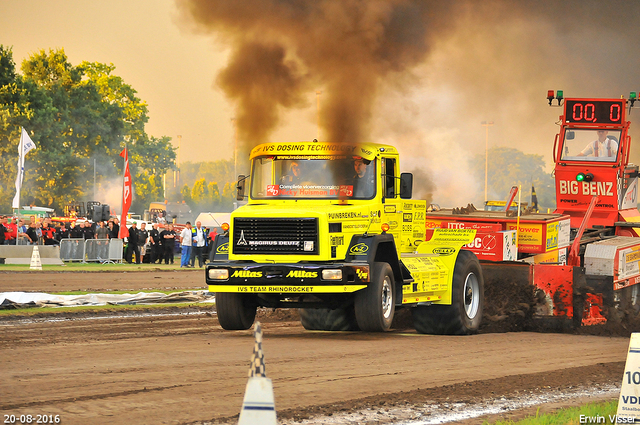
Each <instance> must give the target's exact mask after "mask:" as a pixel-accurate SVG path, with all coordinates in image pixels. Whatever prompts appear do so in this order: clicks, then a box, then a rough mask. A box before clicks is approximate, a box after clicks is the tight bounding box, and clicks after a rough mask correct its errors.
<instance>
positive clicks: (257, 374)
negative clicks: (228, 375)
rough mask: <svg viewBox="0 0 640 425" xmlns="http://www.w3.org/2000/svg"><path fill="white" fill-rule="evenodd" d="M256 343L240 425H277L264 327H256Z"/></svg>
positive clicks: (258, 325)
mask: <svg viewBox="0 0 640 425" xmlns="http://www.w3.org/2000/svg"><path fill="white" fill-rule="evenodd" d="M254 335H255V343H254V344H253V354H252V355H251V365H250V366H249V380H248V382H247V387H246V389H245V392H244V401H243V402H242V411H241V412H240V420H239V421H238V425H255V424H260V425H263V424H264V425H276V424H277V423H278V421H277V419H276V405H275V400H274V395H273V384H272V383H271V379H269V378H267V377H266V373H265V364H264V352H263V351H262V326H260V322H256V324H255V326H254Z"/></svg>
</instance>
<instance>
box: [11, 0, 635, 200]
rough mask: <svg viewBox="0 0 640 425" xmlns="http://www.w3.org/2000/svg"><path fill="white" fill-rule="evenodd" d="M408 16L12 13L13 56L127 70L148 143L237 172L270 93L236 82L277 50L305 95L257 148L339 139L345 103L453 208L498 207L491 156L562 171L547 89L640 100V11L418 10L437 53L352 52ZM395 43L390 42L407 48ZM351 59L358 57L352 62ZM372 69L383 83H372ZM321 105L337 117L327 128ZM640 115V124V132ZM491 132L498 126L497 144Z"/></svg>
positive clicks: (53, 9) (161, 0)
mask: <svg viewBox="0 0 640 425" xmlns="http://www.w3.org/2000/svg"><path fill="white" fill-rule="evenodd" d="M294 3H295V4H297V5H302V6H301V7H299V8H298V9H299V10H295V11H291V10H288V9H286V7H288V6H286V5H287V4H294ZM403 3H404V2H402V1H398V2H395V3H393V2H391V1H389V2H381V1H376V0H371V1H369V2H363V3H360V2H358V1H357V0H343V1H340V2H335V1H321V0H318V1H315V2H293V1H292V2H283V1H279V0H261V1H248V0H237V1H233V2H228V1H220V0H175V1H174V0H110V1H108V2H103V1H86V0H65V1H61V0H48V1H36V0H0V9H1V10H2V13H0V43H1V44H3V45H5V46H11V47H12V48H13V55H14V60H15V62H16V64H17V66H18V68H19V66H20V64H21V62H22V60H24V59H26V58H28V57H29V55H30V54H32V53H34V52H38V51H39V50H40V49H47V50H48V49H57V48H64V50H65V53H66V54H67V56H68V58H69V60H70V62H71V63H72V64H74V65H77V64H79V63H80V62H81V61H83V60H87V61H95V62H103V63H113V64H114V65H115V67H116V69H115V71H114V73H115V74H116V75H119V76H121V77H122V78H123V79H124V81H125V82H126V83H128V84H130V85H131V86H132V87H134V88H135V89H136V90H137V91H138V96H139V97H140V98H141V99H142V100H144V101H146V102H147V104H148V107H149V118H150V119H149V123H148V124H147V133H148V134H150V135H152V136H155V137H161V136H169V137H171V138H172V139H173V144H174V146H175V147H178V146H179V147H180V149H179V161H180V162H184V161H210V160H216V159H220V158H225V159H229V158H232V157H233V152H234V140H235V138H234V135H235V127H234V122H237V121H238V120H235V121H234V118H236V117H240V121H243V119H244V120H245V121H249V122H250V123H251V122H253V124H255V122H256V120H257V118H256V117H257V115H255V116H254V115H251V113H249V114H248V115H247V113H246V109H243V108H242V106H243V104H242V102H243V99H246V98H243V97H242V96H243V94H242V93H240V94H238V90H242V89H243V88H244V87H249V88H251V87H254V88H255V86H251V85H250V84H245V82H247V83H248V82H249V81H251V80H250V79H245V80H243V78H251V77H244V76H240V77H238V78H236V81H233V78H232V77H234V75H233V71H234V70H237V69H239V68H238V67H241V66H243V62H242V60H240V59H242V58H243V56H242V55H243V52H245V53H244V59H245V60H244V66H245V68H247V67H249V68H250V67H252V66H254V65H256V64H255V63H253V62H252V61H251V58H252V57H251V56H249V57H248V58H247V53H246V52H247V51H251V50H250V48H251V47H252V46H255V45H256V44H259V43H265V44H266V43H271V46H272V47H273V49H271V50H270V51H269V52H268V53H272V56H271V57H276V58H278V57H279V56H278V53H279V52H280V53H282V55H281V56H280V58H281V59H282V61H281V63H279V64H280V65H283V66H284V71H289V72H290V73H291V75H288V76H289V77H291V81H292V84H295V85H296V86H295V89H296V91H295V92H292V95H291V96H292V97H290V98H287V97H283V98H281V99H278V101H279V102H280V103H276V104H272V103H267V106H266V107H263V108H262V112H265V111H266V113H267V114H268V113H270V112H273V111H276V112H275V115H273V114H272V115H273V116H272V117H271V118H273V120H272V121H271V122H270V123H269V127H268V128H267V127H265V128H266V130H264V131H263V132H262V133H261V134H259V135H258V136H255V137H256V138H255V139H252V140H251V141H244V142H246V143H249V144H251V143H253V144H255V143H257V142H258V141H265V140H268V141H296V140H311V139H313V138H317V137H319V138H320V139H321V140H325V139H326V138H327V135H331V136H332V137H336V132H335V131H334V129H332V128H331V125H330V123H328V122H329V121H331V119H333V124H335V123H336V121H339V120H340V117H341V116H340V115H339V114H337V113H334V114H333V116H332V117H333V118H331V117H329V118H327V112H328V111H329V110H330V108H331V107H332V106H335V105H336V99H342V100H344V99H346V100H347V101H348V102H351V103H349V105H351V106H353V108H352V109H353V110H357V111H358V112H359V115H357V116H356V117H355V118H356V121H359V122H362V123H364V124H363V125H360V124H358V125H359V127H358V129H357V130H358V131H357V132H356V133H357V134H358V136H359V137H360V136H362V137H363V138H365V139H367V140H370V141H372V142H381V143H389V144H392V145H396V146H398V148H399V150H400V153H401V155H402V156H401V167H402V168H403V171H413V172H415V173H416V174H417V175H420V176H421V177H424V180H425V181H428V182H429V184H428V186H429V188H430V190H431V191H432V192H433V194H432V195H433V199H434V200H435V201H438V203H440V204H441V205H446V206H452V204H453V205H455V204H458V205H466V203H467V202H468V200H470V199H472V198H474V197H475V198H477V196H478V193H482V191H483V188H484V182H483V181H482V182H478V181H476V179H473V178H472V177H471V176H470V175H469V174H468V173H465V171H466V168H467V163H468V160H469V159H471V158H473V157H474V156H475V155H483V154H484V153H485V147H486V146H488V147H489V148H491V147H494V146H504V147H514V148H517V149H520V150H522V151H524V152H525V153H527V154H536V155H542V156H543V157H544V160H545V162H546V164H547V171H551V150H552V147H553V139H554V136H555V134H556V132H557V130H558V126H557V124H556V123H557V121H558V117H559V116H560V115H561V114H562V110H561V108H558V107H549V106H548V104H547V101H546V92H547V90H549V89H553V90H558V89H562V90H564V93H565V96H567V97H611V98H619V97H620V96H625V97H627V96H628V94H629V91H632V90H634V91H640V43H638V40H640V25H638V24H637V22H636V20H637V17H638V16H640V2H636V1H625V0H609V1H597V0H571V1H569V0H567V1H551V0H540V1H536V2H530V1H524V0H522V1H520V0H513V1H511V0H509V1H507V0H486V1H482V2H479V1H463V0H453V1H449V2H437V1H432V2H427V1H424V2H417V3H416V4H419V5H420V6H419V9H420V13H422V15H419V16H420V17H421V18H422V17H424V21H422V20H420V19H417V20H416V19H414V20H411V19H409V22H406V23H405V22H404V21H401V22H400V28H401V29H405V30H406V28H409V30H406V31H405V33H407V34H414V33H415V34H417V35H418V36H419V37H420V40H421V41H420V43H418V44H417V45H414V44H410V46H411V49H414V50H408V51H407V52H408V53H407V54H406V55H404V56H403V55H402V51H401V52H400V54H396V52H395V51H394V50H385V51H384V52H385V54H386V56H385V57H384V59H385V60H387V61H388V62H390V66H389V67H387V68H384V67H379V66H377V63H376V62H375V61H376V57H372V56H370V54H371V52H374V53H378V52H379V51H380V50H383V49H382V47H384V46H377V47H380V48H377V49H369V50H367V49H366V47H367V46H368V43H369V40H367V39H366V38H364V39H363V41H360V40H358V39H356V43H355V45H353V46H350V45H349V43H348V42H344V43H343V40H345V37H347V36H351V34H348V31H347V30H345V29H344V27H345V26H346V27H347V29H348V27H349V26H351V25H356V24H357V25H356V26H358V28H359V29H363V28H364V30H362V31H361V32H360V33H362V34H365V35H366V36H368V35H369V34H370V33H371V32H374V33H375V31H378V30H379V28H378V27H379V25H378V26H376V24H377V22H378V21H375V20H372V21H374V24H373V25H371V28H368V27H366V25H365V24H367V17H369V18H370V17H371V16H373V17H376V18H380V17H382V18H385V17H388V16H397V14H395V15H394V13H395V12H396V10H394V8H393V7H392V6H391V5H392V4H403ZM365 4H366V7H363V5H365ZM285 6H286V7H285ZM283 10H284V12H286V13H283ZM363 10H364V13H363V12H362V11H363ZM293 12H295V13H293ZM296 13H297V14H296ZM360 13H363V15H364V18H362V17H361V16H360V15H358V14H360ZM350 14H351V15H350ZM385 14H386V15H385ZM401 16H402V15H401ZM343 17H344V18H345V19H342V18H343ZM353 22H356V24H353ZM363 22H364V23H363ZM389 28H391V30H393V29H394V27H393V25H390V26H389ZM389 28H384V30H385V31H387V32H384V33H383V34H384V36H383V38H384V37H386V38H388V39H392V40H394V41H397V39H398V38H400V37H399V36H398V37H396V35H395V34H394V33H393V32H391V30H390V29H389ZM395 29H396V30H397V28H395ZM414 30H415V31H414ZM341 31H344V33H341ZM411 31H414V32H411ZM336 34H337V35H336ZM343 34H346V35H343ZM325 40H326V42H325ZM375 41H376V40H373V42H375ZM342 44H345V45H346V46H347V47H349V49H351V50H348V49H347V50H345V51H340V50H341V49H342ZM263 50H265V49H263ZM254 51H255V50H254ZM258 53H260V51H258ZM394 54H395V56H394ZM367 55H369V56H367ZM256 57H257V56H256ZM341 58H346V61H342V62H341V61H340V59H341ZM389 58H391V59H389ZM291 64H293V66H289V65H291ZM327 64H328V65H327ZM258 65H261V64H258ZM288 66H289V67H288ZM287 67H288V68H287ZM367 67H369V68H371V69H373V72H374V74H375V75H373V76H371V74H367V73H363V72H362V69H364V68H367ZM258 68H259V69H261V68H260V66H258ZM367 69H368V68H367ZM253 72H256V71H255V69H253ZM221 75H222V76H223V77H221ZM221 81H223V82H225V84H226V85H224V84H221ZM233 84H235V86H234V85H233ZM263 86H264V84H263ZM285 90H287V88H286V87H285ZM318 91H319V92H320V94H319V95H317V92H318ZM343 92H344V93H343ZM266 93H267V95H266V96H263V97H267V98H270V97H277V96H279V95H280V90H278V91H272V92H268V91H267V92H266ZM345 93H351V96H354V94H355V97H356V98H357V99H353V98H349V97H348V96H347V94H345ZM362 99H364V100H362ZM267 100H268V99H267ZM360 101H361V102H360ZM358 102H360V103H358ZM318 104H319V105H320V110H321V114H322V113H323V114H325V116H324V118H323V121H322V127H321V128H318V125H317V123H318V111H317V106H318ZM337 110H339V111H342V113H343V114H345V115H346V114H348V113H349V111H350V110H349V109H348V108H346V109H345V108H343V109H337ZM635 116H640V111H638V110H637V109H636V110H634V111H633V112H632V114H631V116H630V118H631V120H632V121H633V119H634V117H635ZM336 117H337V119H336ZM482 121H490V122H493V125H492V126H491V127H489V132H488V137H487V133H486V132H485V130H486V128H485V127H483V126H482V125H481V122H482ZM338 124H339V122H338ZM638 126H640V124H637V125H635V126H634V125H633V124H632V127H631V134H632V137H634V138H637V137H640V134H639V133H638V130H637V128H638ZM241 130H242V129H241ZM241 133H242V134H244V135H245V136H246V135H247V134H250V136H246V137H249V138H251V137H254V136H252V135H251V133H247V132H244V133H243V132H242V131H241ZM348 134H353V133H348ZM636 135H637V136H636ZM258 138H260V139H261V140H258ZM262 139H264V140H262ZM244 142H243V141H241V143H244ZM632 149H633V147H632ZM631 159H632V161H633V162H635V163H639V162H640V149H637V150H636V151H633V150H632V154H631ZM489 168H491V165H489ZM524 179H525V180H526V178H524ZM416 187H417V188H420V187H421V184H420V181H418V182H417V184H415V185H414V188H416ZM492 195H493V197H498V199H502V198H503V197H504V196H502V195H503V194H492Z"/></svg>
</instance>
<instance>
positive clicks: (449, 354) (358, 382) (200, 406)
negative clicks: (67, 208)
mask: <svg viewBox="0 0 640 425" xmlns="http://www.w3.org/2000/svg"><path fill="white" fill-rule="evenodd" d="M168 273H173V275H169V274H167V273H165V274H162V273H161V274H160V275H161V277H160V278H156V274H155V273H127V276H126V279H125V278H124V277H123V276H121V275H118V274H116V276H114V274H111V273H107V274H102V273H101V274H95V275H93V276H91V277H92V278H91V279H90V281H91V282H92V283H91V285H90V286H84V285H83V284H82V282H86V279H82V276H81V277H78V276H72V274H69V273H65V274H51V273H44V274H37V275H34V276H26V275H21V274H20V273H11V274H10V275H11V276H10V277H8V276H5V275H4V274H2V273H0V291H8V290H15V289H14V288H13V286H12V285H15V284H16V283H17V282H19V281H22V278H23V277H27V278H28V281H29V283H30V285H31V284H33V285H35V286H36V287H37V289H36V290H39V291H42V290H54V289H53V288H52V287H49V288H48V289H47V288H46V286H47V283H46V282H50V283H49V285H50V284H52V283H51V282H54V283H56V287H55V290H58V291H60V290H71V289H86V288H87V287H91V288H96V289H100V288H102V289H134V288H137V289H141V288H147V287H150V288H164V287H165V286H163V285H164V282H167V281H168V277H170V276H173V277H176V275H177V278H175V279H173V280H172V283H171V284H169V285H167V286H174V287H178V286H179V285H178V284H174V282H180V284H182V285H186V286H184V287H185V288H194V287H198V286H199V285H200V284H199V283H197V282H198V281H201V278H202V274H201V273H202V272H201V271H199V272H198V271H188V272H182V273H184V274H182V273H180V272H168ZM17 275H21V276H17ZM54 275H55V276H54ZM81 275H83V274H81ZM104 275H109V276H104ZM120 278H122V279H120ZM103 279H104V282H103V283H100V282H102V280H103ZM159 281H160V282H163V284H161V285H158V284H157V283H158V282H159ZM190 282H192V283H190ZM148 285H151V286H148ZM9 288H12V289H9ZM61 288H65V289H61ZM263 328H264V331H265V338H264V343H263V346H264V350H265V356H266V364H267V375H268V376H269V377H270V378H271V379H273V383H274V388H275V395H276V407H277V409H278V412H279V417H281V418H303V417H308V416H309V415H312V414H315V413H330V412H333V411H344V410H347V411H348V410H350V409H359V408H366V407H371V406H375V407H380V406H385V405H387V406H388V405H390V404H398V403H399V404H402V403H409V404H411V403H425V402H428V401H433V400H445V399H446V400H448V401H450V402H455V401H461V400H473V399H478V398H483V397H487V396H491V395H493V396H501V395H505V396H509V395H513V394H515V393H520V394H523V393H524V394H526V393H527V392H531V391H537V390H539V389H544V388H547V387H548V388H566V387H572V386H578V385H585V386H587V387H589V386H595V385H598V384H602V383H606V382H617V383H619V382H620V379H621V377H622V368H623V364H622V362H623V361H624V360H625V358H626V351H627V347H628V339H627V338H620V337H616V338H608V337H601V336H587V335H568V334H538V333H506V334H482V335H476V336H470V337H438V336H427V335H418V334H416V333H415V332H391V333H387V334H367V333H324V332H307V331H305V330H304V329H303V328H302V327H301V326H300V325H299V324H298V322H293V321H286V320H277V321H270V320H269V318H268V317H266V318H263ZM0 335H1V336H0V395H1V396H0V413H1V414H16V415H17V414H32V415H37V414H47V415H50V414H59V415H60V417H61V418H62V421H63V422H62V423H69V424H74V423H78V424H79V423H116V424H117V423H122V424H125V423H127V424H128V423H190V422H203V421H211V420H223V419H224V418H227V419H230V420H232V417H233V416H234V415H237V413H238V412H239V409H240V406H241V404H242V397H243V393H244V387H245V384H246V376H247V370H248V363H249V359H250V357H251V352H252V349H253V338H252V335H251V333H250V332H249V331H239V332H226V331H224V332H223V331H222V329H221V328H220V327H219V325H218V323H217V320H216V318H215V314H211V313H210V312H207V311H206V310H205V309H203V311H202V312H201V313H197V312H194V313H193V314H190V315H164V316H156V317H147V316H140V315H138V316H134V317H127V318H118V317H114V316H111V317H109V316H100V317H94V318H84V319H82V320H62V321H55V322H52V321H45V320H43V319H37V320H35V321H21V320H3V321H1V322H0ZM492 393H493V394H492Z"/></svg>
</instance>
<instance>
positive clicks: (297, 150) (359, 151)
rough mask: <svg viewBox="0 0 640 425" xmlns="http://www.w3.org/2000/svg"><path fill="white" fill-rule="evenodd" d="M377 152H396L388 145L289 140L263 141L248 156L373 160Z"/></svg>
mask: <svg viewBox="0 0 640 425" xmlns="http://www.w3.org/2000/svg"><path fill="white" fill-rule="evenodd" d="M378 152H388V153H392V154H397V152H398V151H397V150H396V148H394V147H393V146H388V145H379V144H375V143H369V144H349V143H327V142H291V143H263V144H261V145H258V146H256V147H255V148H253V149H252V150H251V155H250V158H251V159H253V158H255V157H257V156H263V155H301V156H306V155H309V156H318V155H352V156H360V157H362V158H364V159H367V160H370V161H371V160H373V159H374V158H375V157H376V154H377V153H378Z"/></svg>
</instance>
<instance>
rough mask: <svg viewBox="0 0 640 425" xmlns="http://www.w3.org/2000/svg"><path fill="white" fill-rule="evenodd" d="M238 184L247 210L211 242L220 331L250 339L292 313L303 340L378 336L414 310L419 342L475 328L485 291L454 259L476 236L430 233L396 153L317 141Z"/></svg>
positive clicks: (277, 146) (274, 152)
mask: <svg viewBox="0 0 640 425" xmlns="http://www.w3.org/2000/svg"><path fill="white" fill-rule="evenodd" d="M250 161H251V174H250V176H246V177H245V176H239V180H238V199H239V200H240V199H245V198H247V204H246V205H243V206H242V207H240V208H238V209H237V210H236V211H234V212H233V213H232V215H231V220H230V221H231V223H229V226H227V228H228V230H226V232H225V233H224V234H221V235H218V236H217V237H216V240H215V242H214V246H213V250H214V256H213V261H212V262H210V263H209V264H208V265H207V268H206V283H207V285H208V287H209V291H210V292H214V293H215V296H216V309H217V314H218V319H219V322H220V325H221V326H222V327H223V328H224V329H227V330H239V329H248V328H250V327H251V325H252V324H253V321H254V319H255V314H256V310H257V308H258V307H268V308H299V309H300V316H301V322H302V325H303V326H304V327H305V328H306V329H309V330H362V331H371V332H380V331H386V330H388V329H389V328H390V327H391V323H392V321H393V317H394V314H395V310H396V309H399V308H411V313H412V317H413V321H414V325H415V328H416V329H417V330H418V331H419V332H422V333H436V334H469V333H474V332H476V331H477V330H478V328H479V326H480V321H481V318H482V310H483V304H484V295H483V294H484V282H483V277H482V270H481V267H480V263H479V261H478V259H477V258H476V256H475V255H474V254H473V253H472V252H470V251H466V250H461V248H462V247H463V246H464V245H465V244H468V243H470V242H471V241H473V239H474V236H475V230H473V229H456V230H450V229H436V230H435V231H434V233H433V235H432V236H431V235H430V236H431V237H430V238H429V240H428V241H427V240H426V239H427V236H426V231H425V213H426V207H427V206H426V201H424V200H412V199H411V192H412V187H413V176H412V174H410V173H400V172H399V170H400V163H399V155H398V151H397V149H396V148H394V147H393V146H389V145H382V144H349V143H326V142H318V141H317V140H313V141H311V142H295V143H265V144H261V145H258V146H256V147H255V148H254V149H253V150H252V151H251V154H250Z"/></svg>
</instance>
